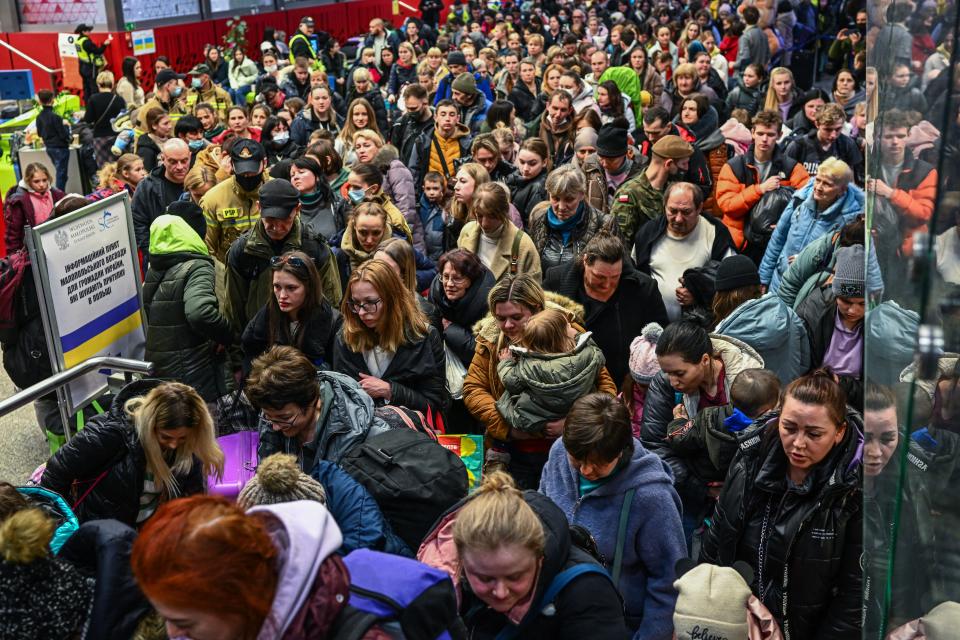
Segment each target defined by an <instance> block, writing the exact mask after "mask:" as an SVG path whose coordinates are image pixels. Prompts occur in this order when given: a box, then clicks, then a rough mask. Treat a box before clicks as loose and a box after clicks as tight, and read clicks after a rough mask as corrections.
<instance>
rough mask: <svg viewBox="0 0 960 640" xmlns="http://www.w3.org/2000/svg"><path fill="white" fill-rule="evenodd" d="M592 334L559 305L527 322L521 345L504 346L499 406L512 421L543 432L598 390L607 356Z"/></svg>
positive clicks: (521, 427) (532, 431)
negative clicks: (575, 324)
mask: <svg viewBox="0 0 960 640" xmlns="http://www.w3.org/2000/svg"><path fill="white" fill-rule="evenodd" d="M590 335H591V334H590V332H585V333H579V334H578V333H577V331H576V330H575V329H574V328H573V327H572V326H571V325H570V320H569V318H568V317H567V316H566V315H565V314H564V313H563V312H561V311H558V310H556V309H547V310H545V311H541V312H540V313H538V314H536V315H534V316H533V317H531V318H530V320H528V321H527V324H526V326H525V327H524V329H523V336H522V337H521V339H520V340H519V344H518V345H512V346H510V347H509V348H507V349H504V350H503V351H502V352H501V353H500V363H499V364H498V365H497V373H499V374H500V380H501V381H503V387H504V392H503V395H502V396H500V399H499V400H497V410H498V411H499V412H500V415H502V416H503V417H504V419H505V420H506V421H507V423H508V424H510V426H512V427H513V428H514V429H518V430H520V431H523V432H525V433H530V434H542V433H543V429H544V426H545V425H546V423H548V422H550V421H553V420H557V419H559V418H563V417H564V416H566V415H567V413H568V412H569V410H570V406H571V405H572V404H573V403H574V402H575V401H576V400H577V399H578V398H580V397H582V396H585V395H587V394H588V393H592V392H593V391H596V381H597V374H598V373H599V372H600V369H601V368H603V365H604V362H605V361H604V357H603V352H601V351H600V348H599V347H597V345H596V344H594V342H593V340H592V339H591V338H590Z"/></svg>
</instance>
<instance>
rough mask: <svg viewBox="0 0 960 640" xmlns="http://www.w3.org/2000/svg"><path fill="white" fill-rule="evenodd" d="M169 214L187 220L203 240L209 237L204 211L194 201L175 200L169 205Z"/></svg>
mask: <svg viewBox="0 0 960 640" xmlns="http://www.w3.org/2000/svg"><path fill="white" fill-rule="evenodd" d="M167 213H169V214H170V215H172V216H180V217H181V218H183V219H184V220H186V221H187V224H188V225H190V228H191V229H193V230H194V231H196V232H197V235H198V236H200V238H201V239H203V237H204V236H206V235H207V221H206V220H205V219H204V217H203V209H201V208H200V206H199V205H198V204H197V203H196V202H194V201H193V200H175V201H173V202H171V203H170V204H169V205H167Z"/></svg>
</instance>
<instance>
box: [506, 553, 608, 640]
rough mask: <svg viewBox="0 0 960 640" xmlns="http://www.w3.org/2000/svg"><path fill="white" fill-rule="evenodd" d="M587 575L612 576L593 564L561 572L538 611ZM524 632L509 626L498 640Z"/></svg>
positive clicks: (588, 563)
mask: <svg viewBox="0 0 960 640" xmlns="http://www.w3.org/2000/svg"><path fill="white" fill-rule="evenodd" d="M586 573H596V574H600V575H602V576H604V577H606V578H608V579H609V578H610V574H608V573H607V572H606V571H604V569H603V567H601V566H600V565H598V564H593V563H592V562H583V563H581V564H575V565H573V566H572V567H570V568H569V569H567V570H566V571H561V572H560V573H558V574H557V575H556V576H554V578H553V582H551V583H550V586H549V587H547V590H546V592H544V594H543V598H541V599H540V604H539V609H538V611H542V610H543V609H545V608H546V607H548V606H550V605H552V604H553V601H554V600H556V599H557V596H558V595H560V592H561V591H563V590H564V589H565V588H566V586H567V585H568V584H570V583H571V582H573V581H574V580H576V579H577V578H579V577H580V576H582V575H584V574H586ZM523 631H524V627H523V625H521V626H513V625H508V626H506V627H504V629H503V630H502V631H501V632H500V633H498V634H497V637H496V640H512V639H513V638H517V637H519V636H520V634H521V633H522V632H523Z"/></svg>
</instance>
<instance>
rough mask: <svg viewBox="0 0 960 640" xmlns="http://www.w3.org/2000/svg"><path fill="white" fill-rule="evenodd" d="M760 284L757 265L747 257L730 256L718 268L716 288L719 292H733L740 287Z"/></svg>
mask: <svg viewBox="0 0 960 640" xmlns="http://www.w3.org/2000/svg"><path fill="white" fill-rule="evenodd" d="M754 284H757V285H758V284H760V273H759V272H758V271H757V265H756V264H754V262H753V260H751V259H750V258H748V257H747V256H741V255H736V256H729V257H727V258H724V259H723V262H721V263H720V267H719V268H717V278H716V280H715V283H714V286H715V288H716V290H717V291H732V290H733V289H739V288H740V287H749V286H750V285H754Z"/></svg>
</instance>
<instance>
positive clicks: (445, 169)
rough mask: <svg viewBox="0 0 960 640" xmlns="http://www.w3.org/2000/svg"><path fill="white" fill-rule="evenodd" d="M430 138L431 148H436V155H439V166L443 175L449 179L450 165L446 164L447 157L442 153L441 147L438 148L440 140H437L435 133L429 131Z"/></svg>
mask: <svg viewBox="0 0 960 640" xmlns="http://www.w3.org/2000/svg"><path fill="white" fill-rule="evenodd" d="M430 140H431V141H432V142H433V148H434V149H436V151H437V155H438V156H440V166H441V167H443V177H444V178H446V179H448V180H449V179H450V167H448V166H447V158H446V157H445V156H444V155H443V149H441V148H440V141H439V140H437V134H436V133H431V134H430ZM428 162H429V160H428Z"/></svg>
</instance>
